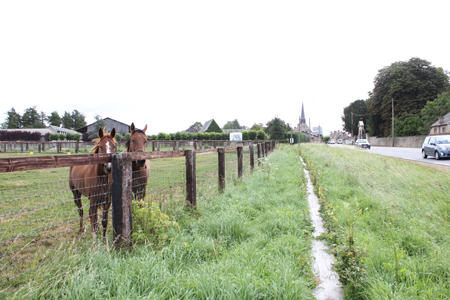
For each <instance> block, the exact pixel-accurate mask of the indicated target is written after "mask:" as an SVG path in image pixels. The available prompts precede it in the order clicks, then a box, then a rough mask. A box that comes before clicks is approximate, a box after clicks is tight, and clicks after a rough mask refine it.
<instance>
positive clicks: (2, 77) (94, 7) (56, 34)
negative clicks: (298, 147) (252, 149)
mask: <svg viewBox="0 0 450 300" xmlns="http://www.w3.org/2000/svg"><path fill="white" fill-rule="evenodd" d="M449 11H450V1H448V0H445V1H432V0H431V1H411V0H409V1H395V0H390V1H378V0H377V1H342V0H341V1H300V0H297V1H261V0H258V1H245V0H239V1H232V0H227V1H213V0H207V1H189V0H183V1H148V0H147V1H60V0H58V1H35V0H33V1H1V2H0V99H1V103H2V105H1V107H0V123H1V122H4V120H5V118H6V114H5V113H6V112H7V111H9V110H10V109H11V108H12V107H14V108H15V109H16V111H17V112H19V113H20V114H22V113H23V111H24V110H25V109H26V108H28V107H31V106H37V110H38V111H39V112H40V111H44V112H46V113H47V114H48V115H50V113H51V112H53V111H57V112H58V113H59V114H60V115H61V116H62V115H63V114H64V112H65V111H68V112H72V111H73V110H74V109H77V110H79V111H80V112H81V113H83V114H84V115H85V116H86V121H87V122H88V124H89V123H92V122H94V116H95V115H96V114H100V115H101V116H102V117H110V118H113V119H116V120H118V121H121V122H124V123H127V124H131V122H134V123H135V125H136V126H137V127H138V128H143V127H144V126H145V124H148V128H149V129H148V131H147V133H148V134H157V133H159V132H165V133H172V132H177V131H182V130H185V129H187V128H188V127H189V126H190V125H192V124H193V123H195V122H196V121H199V122H201V123H205V122H206V121H208V120H210V119H214V120H215V121H216V122H217V123H218V124H219V126H223V125H224V124H225V123H226V122H227V121H232V120H234V119H238V121H239V123H240V124H241V125H246V126H249V127H251V126H252V125H253V124H255V123H263V124H266V123H267V122H268V121H270V120H271V119H273V118H274V117H279V118H281V119H282V120H284V121H285V122H286V123H290V124H297V123H298V119H299V116H300V114H301V107H302V103H303V104H304V108H305V115H306V120H307V122H308V121H309V120H310V121H311V126H312V127H316V126H318V125H319V124H320V125H321V126H322V127H323V130H324V135H329V133H330V131H333V130H342V121H341V116H342V114H343V109H344V107H346V106H348V105H349V104H350V103H351V102H353V101H355V100H358V99H367V98H368V92H369V91H371V90H372V89H373V79H374V77H375V76H376V75H377V72H378V70H379V69H381V68H383V67H385V66H389V65H390V64H392V63H394V62H396V61H407V60H409V59H410V58H411V57H420V58H422V59H425V60H428V61H429V62H431V64H432V65H434V66H436V67H442V68H443V69H444V70H450V50H449V42H448V28H449V19H448V12H449Z"/></svg>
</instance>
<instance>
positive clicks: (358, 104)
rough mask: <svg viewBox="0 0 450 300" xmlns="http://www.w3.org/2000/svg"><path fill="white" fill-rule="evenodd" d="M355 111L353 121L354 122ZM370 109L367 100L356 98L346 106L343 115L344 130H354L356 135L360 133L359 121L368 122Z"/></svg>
mask: <svg viewBox="0 0 450 300" xmlns="http://www.w3.org/2000/svg"><path fill="white" fill-rule="evenodd" d="M352 113H353V123H352ZM369 115H370V111H369V109H368V108H367V106H366V101H365V100H356V101H353V102H352V103H350V105H349V106H347V107H345V108H344V115H343V116H342V121H343V122H344V124H343V125H342V127H343V130H344V131H347V132H353V134H354V135H356V134H357V133H358V122H359V121H363V122H364V124H367V120H368V118H369Z"/></svg>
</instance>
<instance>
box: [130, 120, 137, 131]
mask: <svg viewBox="0 0 450 300" xmlns="http://www.w3.org/2000/svg"><path fill="white" fill-rule="evenodd" d="M130 129H131V132H133V131H134V130H135V129H136V127H134V122H133V123H131V127H130Z"/></svg>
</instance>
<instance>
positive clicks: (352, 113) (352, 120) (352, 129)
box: [352, 112, 353, 138]
mask: <svg viewBox="0 0 450 300" xmlns="http://www.w3.org/2000/svg"><path fill="white" fill-rule="evenodd" d="M352 138H353V112H352Z"/></svg>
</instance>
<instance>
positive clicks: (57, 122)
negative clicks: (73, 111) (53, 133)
mask: <svg viewBox="0 0 450 300" xmlns="http://www.w3.org/2000/svg"><path fill="white" fill-rule="evenodd" d="M47 120H48V122H49V124H50V125H53V126H56V127H59V126H61V123H62V121H61V117H60V116H59V114H58V112H57V111H54V112H52V114H51V115H50V117H48V119H47Z"/></svg>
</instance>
